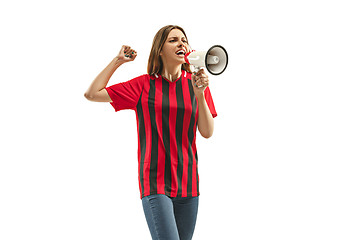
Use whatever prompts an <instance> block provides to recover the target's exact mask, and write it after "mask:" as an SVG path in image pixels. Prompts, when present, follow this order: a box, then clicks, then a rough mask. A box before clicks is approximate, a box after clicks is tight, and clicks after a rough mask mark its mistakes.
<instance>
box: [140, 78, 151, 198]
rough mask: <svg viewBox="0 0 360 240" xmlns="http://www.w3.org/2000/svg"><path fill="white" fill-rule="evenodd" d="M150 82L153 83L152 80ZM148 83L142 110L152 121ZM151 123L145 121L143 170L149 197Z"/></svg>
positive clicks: (145, 193) (145, 86)
mask: <svg viewBox="0 0 360 240" xmlns="http://www.w3.org/2000/svg"><path fill="white" fill-rule="evenodd" d="M149 81H153V80H152V79H150V80H149ZM149 81H146V82H145V84H144V90H143V96H142V99H143V100H142V108H143V114H144V119H150V114H149V106H148V98H149V89H150V82H149ZM151 132H152V129H151V122H150V121H145V133H146V151H145V161H144V168H143V169H144V170H143V177H144V179H143V182H144V195H145V196H147V195H149V194H150V182H149V174H150V161H149V159H151V158H150V156H151Z"/></svg>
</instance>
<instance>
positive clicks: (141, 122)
mask: <svg viewBox="0 0 360 240" xmlns="http://www.w3.org/2000/svg"><path fill="white" fill-rule="evenodd" d="M141 97H142V93H141V95H140V99H139V102H138V104H137V106H136V110H137V115H138V128H139V139H140V146H139V147H140V173H139V174H140V187H141V193H142V196H141V197H144V173H143V172H144V159H145V151H146V133H145V122H144V112H143V109H142V105H141Z"/></svg>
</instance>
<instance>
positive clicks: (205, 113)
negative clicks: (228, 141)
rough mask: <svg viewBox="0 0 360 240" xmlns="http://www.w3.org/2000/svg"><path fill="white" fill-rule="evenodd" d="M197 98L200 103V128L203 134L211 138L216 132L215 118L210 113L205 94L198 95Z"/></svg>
mask: <svg viewBox="0 0 360 240" xmlns="http://www.w3.org/2000/svg"><path fill="white" fill-rule="evenodd" d="M197 100H198V105H199V119H198V129H199V132H200V134H201V136H203V137H204V138H209V137H211V136H212V134H213V132H214V119H213V117H212V115H211V113H210V110H209V107H208V105H207V103H206V100H205V96H204V94H203V96H202V97H198V98H197Z"/></svg>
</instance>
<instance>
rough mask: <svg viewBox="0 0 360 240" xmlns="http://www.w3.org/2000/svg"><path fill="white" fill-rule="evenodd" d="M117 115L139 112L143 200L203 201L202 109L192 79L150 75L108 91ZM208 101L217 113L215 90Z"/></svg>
mask: <svg viewBox="0 0 360 240" xmlns="http://www.w3.org/2000/svg"><path fill="white" fill-rule="evenodd" d="M106 90H107V92H108V94H109V96H110V98H111V100H112V102H111V105H112V106H113V107H114V109H115V111H119V110H122V109H132V110H135V112H136V121H137V132H138V163H139V164H138V174H139V175H138V177H139V188H140V198H143V197H146V196H148V195H152V194H165V195H167V196H169V197H190V196H192V197H195V196H199V175H198V157H197V150H196V129H197V120H198V104H197V100H196V97H195V95H194V90H193V87H192V84H191V74H190V73H187V72H185V71H182V74H181V76H180V78H179V79H177V80H176V81H174V82H170V81H168V80H167V79H165V78H163V77H161V76H150V75H148V74H146V75H142V76H139V77H137V78H134V79H132V80H130V81H127V82H123V83H118V84H115V85H112V86H110V87H107V88H106ZM204 94H205V100H206V102H207V105H208V107H209V109H210V112H211V114H212V116H213V117H216V115H217V113H216V110H215V106H214V103H213V99H212V97H211V93H210V89H209V88H206V89H205V92H204Z"/></svg>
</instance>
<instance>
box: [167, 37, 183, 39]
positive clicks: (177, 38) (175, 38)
mask: <svg viewBox="0 0 360 240" xmlns="http://www.w3.org/2000/svg"><path fill="white" fill-rule="evenodd" d="M172 38H175V39H178V38H179V37H169V39H172ZM181 39H186V37H182V38H181Z"/></svg>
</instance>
